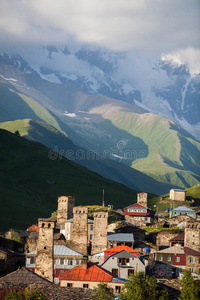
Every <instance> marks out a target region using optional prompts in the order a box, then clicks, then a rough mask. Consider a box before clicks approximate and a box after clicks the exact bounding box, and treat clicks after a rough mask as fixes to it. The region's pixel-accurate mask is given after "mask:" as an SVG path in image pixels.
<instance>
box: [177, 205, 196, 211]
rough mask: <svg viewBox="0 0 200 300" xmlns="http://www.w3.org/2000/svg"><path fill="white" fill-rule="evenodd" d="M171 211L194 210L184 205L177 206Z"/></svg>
mask: <svg viewBox="0 0 200 300" xmlns="http://www.w3.org/2000/svg"><path fill="white" fill-rule="evenodd" d="M173 211H188V212H195V210H193V209H191V208H189V207H186V206H179V207H176V208H174V209H173Z"/></svg>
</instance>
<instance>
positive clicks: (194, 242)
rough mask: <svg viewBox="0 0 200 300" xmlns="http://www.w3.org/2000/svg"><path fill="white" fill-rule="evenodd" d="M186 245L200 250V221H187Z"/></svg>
mask: <svg viewBox="0 0 200 300" xmlns="http://www.w3.org/2000/svg"><path fill="white" fill-rule="evenodd" d="M184 246H185V247H189V248H192V249H194V250H196V251H200V221H195V220H194V221H189V222H187V223H186V226H185V239H184Z"/></svg>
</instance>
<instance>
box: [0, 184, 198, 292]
mask: <svg viewBox="0 0 200 300" xmlns="http://www.w3.org/2000/svg"><path fill="white" fill-rule="evenodd" d="M177 195H178V196H177ZM174 197H177V200H179V201H183V199H184V197H185V192H183V191H178V190H172V191H170V199H174ZM175 200H176V199H175ZM121 214H123V216H124V220H123V221H120V222H119V221H118V222H115V223H112V224H108V212H107V211H106V210H105V209H102V210H100V211H98V210H97V211H95V212H94V214H93V220H92V219H89V218H88V208H87V207H84V206H77V207H76V206H75V198H74V197H66V196H61V197H59V198H58V214H57V220H53V219H39V220H38V224H37V225H32V226H31V227H29V228H28V229H27V230H26V231H25V232H22V231H21V232H20V231H18V234H19V236H20V237H21V239H22V241H23V242H24V243H25V249H26V262H25V264H26V269H28V270H29V271H31V272H34V273H36V274H37V275H39V276H40V277H43V278H45V279H46V280H49V281H51V282H54V283H57V284H59V285H60V286H64V287H82V288H93V287H95V286H96V285H97V284H98V282H99V281H102V282H107V283H108V285H109V286H110V287H112V289H113V291H114V292H115V293H119V292H120V291H121V289H122V287H123V285H124V283H125V282H126V280H127V278H128V276H130V275H131V274H134V273H136V272H139V271H143V272H145V273H147V274H156V275H157V276H158V277H163V278H172V277H173V278H177V277H179V278H180V277H181V274H182V271H183V270H184V269H188V270H190V271H191V272H192V273H193V274H194V276H197V277H198V276H199V278H200V217H199V213H198V212H195V211H193V210H192V209H190V208H187V207H185V206H180V207H178V208H175V209H173V210H171V211H170V218H169V219H167V220H164V221H162V222H160V223H162V224H161V226H162V227H166V230H162V231H161V232H159V233H156V234H147V233H146V232H145V230H143V229H142V228H141V227H144V226H148V225H154V220H155V211H153V210H151V209H149V208H148V207H147V194H146V193H139V194H138V195H137V203H136V204H133V205H130V206H128V207H125V208H124V209H123V212H122V211H121ZM157 224H159V222H157V223H156V224H155V226H157ZM175 225H176V226H179V228H180V230H181V233H179V234H178V233H174V232H173V231H170V227H173V226H175ZM12 232H15V233H17V231H14V230H10V231H9V232H7V233H6V234H5V235H4V237H6V238H9V235H11V234H12ZM22 233H23V234H22ZM16 253H17V254H16ZM16 255H18V256H17V259H16V260H15V259H14V257H15V256H16ZM2 257H3V259H4V262H6V261H7V262H9V261H10V259H11V257H12V260H11V261H15V262H16V261H18V264H19V265H20V266H22V265H23V259H22V257H23V255H22V253H21V254H20V253H18V252H16V251H14V250H8V249H6V248H4V247H2V246H0V258H2ZM15 258H16V257H15ZM7 265H8V263H7ZM11 265H12V263H10V266H11ZM13 266H14V264H13V265H12V267H13ZM4 267H5V265H4ZM7 267H8V266H7ZM15 267H16V266H15ZM15 267H13V268H15ZM0 270H1V264H0ZM10 270H11V271H12V268H10ZM6 276H8V275H6ZM6 276H4V277H1V278H0V282H1V281H3V280H6Z"/></svg>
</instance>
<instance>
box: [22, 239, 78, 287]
mask: <svg viewBox="0 0 200 300" xmlns="http://www.w3.org/2000/svg"><path fill="white" fill-rule="evenodd" d="M36 255H37V250H35V251H32V252H29V253H27V254H26V268H27V269H29V270H31V271H33V272H35V263H36ZM82 258H83V254H81V253H78V252H76V251H74V250H72V249H70V248H68V247H66V246H63V245H54V251H53V261H54V282H55V283H58V277H59V274H60V273H62V272H64V271H65V270H66V269H71V268H73V267H74V266H77V265H79V264H80V263H81V259H82Z"/></svg>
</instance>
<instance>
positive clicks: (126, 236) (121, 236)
mask: <svg viewBox="0 0 200 300" xmlns="http://www.w3.org/2000/svg"><path fill="white" fill-rule="evenodd" d="M107 239H108V241H116V242H130V243H134V237H133V234H132V233H108V234H107Z"/></svg>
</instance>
